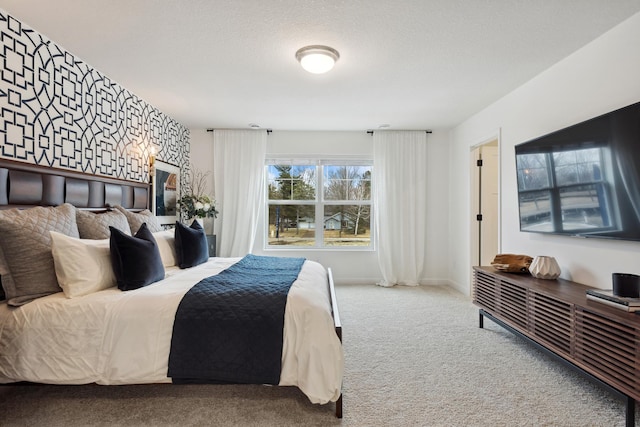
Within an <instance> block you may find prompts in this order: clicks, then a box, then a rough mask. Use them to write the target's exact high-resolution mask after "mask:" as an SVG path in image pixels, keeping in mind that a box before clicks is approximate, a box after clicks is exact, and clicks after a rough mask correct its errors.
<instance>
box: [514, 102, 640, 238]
mask: <svg viewBox="0 0 640 427" xmlns="http://www.w3.org/2000/svg"><path fill="white" fill-rule="evenodd" d="M515 151H516V169H517V173H518V200H519V212H520V230H521V231H528V232H535V233H552V234H562V235H570V236H579V237H598V238H608V239H624V240H640V102H639V103H636V104H633V105H629V106H627V107H624V108H621V109H619V110H615V111H612V112H610V113H607V114H603V115H602V116H599V117H595V118H593V119H590V120H587V121H585V122H582V123H578V124H576V125H573V126H570V127H567V128H565V129H561V130H559V131H556V132H553V133H550V134H548V135H545V136H542V137H539V138H536V139H534V140H531V141H528V142H525V143H522V144H519V145H516V147H515Z"/></svg>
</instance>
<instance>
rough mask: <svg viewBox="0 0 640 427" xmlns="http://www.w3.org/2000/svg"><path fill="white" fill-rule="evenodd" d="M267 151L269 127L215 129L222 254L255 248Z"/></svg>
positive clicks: (241, 253)
mask: <svg viewBox="0 0 640 427" xmlns="http://www.w3.org/2000/svg"><path fill="white" fill-rule="evenodd" d="M266 151H267V131H266V130H215V131H214V132H213V179H214V185H213V186H214V191H215V198H216V208H217V209H218V211H219V212H220V213H219V214H218V218H217V219H216V221H215V223H214V224H215V233H216V235H217V241H218V242H220V243H219V247H220V251H219V254H218V256H222V257H238V256H244V255H246V254H248V253H250V252H251V250H252V249H253V242H254V240H255V237H256V232H257V229H258V217H259V215H260V212H261V209H262V203H263V198H264V158H265V154H266Z"/></svg>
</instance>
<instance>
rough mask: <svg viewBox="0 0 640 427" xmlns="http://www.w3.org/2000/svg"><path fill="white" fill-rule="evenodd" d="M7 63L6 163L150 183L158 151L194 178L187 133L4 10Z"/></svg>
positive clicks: (1, 115) (1, 108) (2, 50)
mask: <svg viewBox="0 0 640 427" xmlns="http://www.w3.org/2000/svg"><path fill="white" fill-rule="evenodd" d="M0 61H2V67H1V68H0V157H2V158H5V159H11V160H16V161H20V162H26V163H32V164H37V165H44V166H49V167H54V168H63V169H71V170H75V171H80V172H84V173H88V174H96V175H104V176H110V177H116V178H120V179H126V180H131V181H139V182H149V157H150V155H151V154H152V150H155V152H156V157H157V158H158V159H160V160H163V161H165V162H168V163H173V164H176V165H179V166H181V169H182V175H183V178H184V176H185V175H186V174H188V166H189V130H188V129H187V128H186V127H184V126H183V125H181V124H180V123H178V122H176V121H175V120H173V119H172V118H171V117H169V116H167V115H165V114H163V113H162V112H161V111H159V110H158V109H156V108H154V107H153V106H152V105H149V104H148V103H146V102H144V101H143V100H142V99H140V98H138V97H137V96H136V95H135V94H133V93H131V92H130V91H128V90H127V89H125V88H123V87H122V86H120V85H119V84H118V83H116V82H114V81H113V80H111V79H110V78H109V77H107V76H105V75H104V74H102V73H101V72H99V71H98V70H96V69H95V68H93V67H91V66H90V65H89V64H87V63H86V62H84V61H82V60H81V59H79V58H77V57H76V56H74V55H73V54H72V53H70V52H67V51H66V50H64V48H62V47H61V46H58V45H57V44H56V43H55V42H53V41H51V40H49V39H48V38H47V37H46V36H44V35H42V34H39V33H38V32H36V31H35V30H33V29H31V28H29V27H28V26H27V25H25V24H23V23H22V22H20V21H18V20H17V19H15V18H14V17H12V16H10V15H8V14H7V13H6V12H4V11H2V10H1V9H0ZM182 182H185V180H184V179H183V180H182Z"/></svg>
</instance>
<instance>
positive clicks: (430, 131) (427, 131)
mask: <svg viewBox="0 0 640 427" xmlns="http://www.w3.org/2000/svg"><path fill="white" fill-rule="evenodd" d="M373 132H374V131H373V130H368V131H367V133H368V134H369V135H373ZM425 132H426V133H433V131H432V130H431V129H427V130H425Z"/></svg>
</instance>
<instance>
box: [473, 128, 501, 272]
mask: <svg viewBox="0 0 640 427" xmlns="http://www.w3.org/2000/svg"><path fill="white" fill-rule="evenodd" d="M494 141H497V143H498V206H497V209H498V212H497V214H498V227H497V228H498V236H497V239H498V253H501V252H502V168H501V165H502V143H501V142H502V141H501V129H500V128H498V129H496V130H495V131H494V132H492V133H491V134H489V135H487V136H486V137H484V138H481V139H479V140H478V141H477V142H476V143H474V144H472V145H471V146H470V147H469V159H470V160H469V167H470V168H471V170H470V174H469V210H470V212H469V219H470V224H471V225H470V227H477V220H476V219H475V218H476V215H477V214H478V212H476V208H475V206H474V197H475V196H476V195H477V193H478V189H477V188H474V185H473V182H474V172H475V169H474V168H477V166H475V165H474V164H473V163H474V161H473V160H474V151H475V150H476V149H477V148H479V147H481V146H483V145H487V144H490V143H492V142H494ZM470 230H471V229H470ZM471 238H472V233H469V260H470V261H471V266H473V265H475V264H476V261H477V256H475V257H474V254H475V253H476V252H477V250H476V249H477V247H478V245H479V241H478V239H477V238H476V239H474V241H471ZM471 266H470V267H471ZM470 270H471V268H470Z"/></svg>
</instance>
